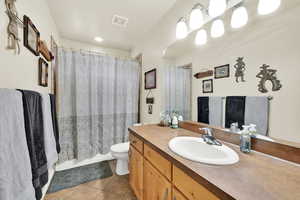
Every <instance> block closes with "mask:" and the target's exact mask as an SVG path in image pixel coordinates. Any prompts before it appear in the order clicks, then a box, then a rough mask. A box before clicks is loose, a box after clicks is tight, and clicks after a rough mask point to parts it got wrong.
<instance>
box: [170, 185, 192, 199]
mask: <svg viewBox="0 0 300 200" xmlns="http://www.w3.org/2000/svg"><path fill="white" fill-rule="evenodd" d="M172 200H188V199H187V198H185V197H184V196H183V195H182V194H181V193H180V192H179V191H178V190H177V189H176V188H175V187H173V197H172Z"/></svg>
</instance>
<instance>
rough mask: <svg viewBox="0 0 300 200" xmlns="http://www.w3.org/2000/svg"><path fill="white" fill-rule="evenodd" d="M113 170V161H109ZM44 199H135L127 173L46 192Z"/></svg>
mask: <svg viewBox="0 0 300 200" xmlns="http://www.w3.org/2000/svg"><path fill="white" fill-rule="evenodd" d="M109 164H110V166H111V169H112V170H113V172H115V164H116V163H115V161H110V163H109ZM44 200H137V199H136V197H135V196H134V194H133V192H132V190H131V189H130V187H129V183H128V175H126V176H117V175H116V174H114V175H113V176H112V177H109V178H106V179H99V180H95V181H92V182H89V183H85V184H82V185H78V186H76V187H73V188H69V189H65V190H61V191H59V192H56V193H52V194H47V195H46V197H45V199H44Z"/></svg>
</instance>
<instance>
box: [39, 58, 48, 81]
mask: <svg viewBox="0 0 300 200" xmlns="http://www.w3.org/2000/svg"><path fill="white" fill-rule="evenodd" d="M39 85H40V86H43V87H48V63H47V62H46V61H45V60H44V59H42V58H40V59H39Z"/></svg>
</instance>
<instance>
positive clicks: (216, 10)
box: [208, 0, 227, 18]
mask: <svg viewBox="0 0 300 200" xmlns="http://www.w3.org/2000/svg"><path fill="white" fill-rule="evenodd" d="M226 8H227V0H210V2H209V8H208V13H209V16H211V17H212V18H215V17H219V16H220V15H222V14H223V13H224V12H225V10H226Z"/></svg>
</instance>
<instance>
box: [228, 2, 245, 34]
mask: <svg viewBox="0 0 300 200" xmlns="http://www.w3.org/2000/svg"><path fill="white" fill-rule="evenodd" d="M248 19H249V17H248V12H247V9H246V8H245V7H244V6H242V5H238V6H237V7H235V9H234V11H233V13H232V16H231V27H232V28H241V27H243V26H245V25H246V24H247V23H248Z"/></svg>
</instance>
